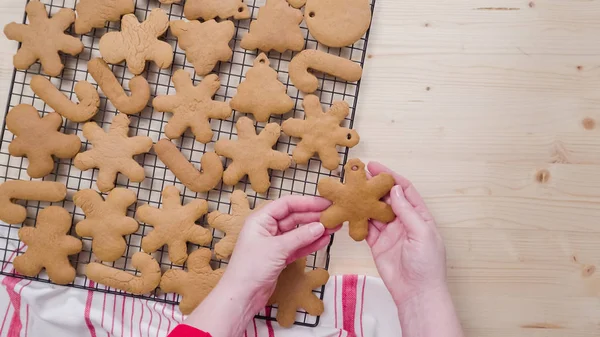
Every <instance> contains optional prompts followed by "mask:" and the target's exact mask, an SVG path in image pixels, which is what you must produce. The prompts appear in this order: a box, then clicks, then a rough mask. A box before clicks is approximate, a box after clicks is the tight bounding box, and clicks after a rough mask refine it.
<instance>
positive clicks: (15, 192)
mask: <svg viewBox="0 0 600 337" xmlns="http://www.w3.org/2000/svg"><path fill="white" fill-rule="evenodd" d="M66 196H67V187H66V186H65V185H63V184H61V183H59V182H55V181H35V180H31V181H30V180H8V181H5V182H4V183H2V184H1V185H0V220H1V221H4V222H6V223H9V224H18V223H21V222H23V221H25V219H26V218H27V209H26V208H25V207H23V206H21V205H19V204H14V203H13V200H39V201H49V202H58V201H62V200H64V199H65V197H66Z"/></svg>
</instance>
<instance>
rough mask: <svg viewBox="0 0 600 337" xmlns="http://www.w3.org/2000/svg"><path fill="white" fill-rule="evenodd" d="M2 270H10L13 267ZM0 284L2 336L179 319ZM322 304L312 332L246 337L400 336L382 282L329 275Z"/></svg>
mask: <svg viewBox="0 0 600 337" xmlns="http://www.w3.org/2000/svg"><path fill="white" fill-rule="evenodd" d="M8 260H12V256H11V257H9V259H8ZM1 267H2V270H6V271H9V270H13V269H12V263H6V264H5V265H3V266H1ZM89 282H90V283H91V282H92V281H89ZM0 283H2V287H0V337H20V336H24V337H27V336H29V337H37V336H42V337H54V336H57V337H69V336H74V337H85V336H91V337H96V336H99V337H104V336H107V337H110V336H114V337H117V336H132V337H160V336H166V335H167V334H168V332H169V331H171V330H172V329H173V328H174V327H175V326H176V325H177V324H178V323H181V322H182V320H183V315H182V314H181V313H180V312H179V310H178V308H177V306H176V305H173V304H165V303H159V302H155V301H149V300H143V299H138V298H132V297H125V296H120V295H113V294H106V293H102V292H97V291H91V290H83V289H76V288H71V287H63V286H58V285H54V284H48V283H44V282H35V281H31V280H26V279H20V278H15V277H4V276H2V277H0ZM91 285H93V283H91ZM324 302H325V312H324V313H323V315H322V316H321V319H320V322H319V325H318V326H317V327H316V328H307V327H301V326H293V327H292V328H289V329H283V328H280V327H279V325H278V324H277V322H271V321H265V320H261V319H254V320H253V321H252V322H251V323H250V325H249V326H248V328H247V329H246V332H245V333H244V337H292V336H313V337H365V336H368V337H371V336H377V337H388V336H389V337H399V336H401V332H400V324H399V322H398V316H397V310H396V306H395V305H394V302H393V300H392V298H391V296H390V294H389V292H388V291H387V289H386V288H385V286H384V285H383V282H382V281H381V279H378V278H373V277H367V276H358V275H344V276H332V277H331V278H330V279H329V282H328V283H327V285H326V289H325V297H324ZM265 310H269V309H265ZM262 314H263V315H264V314H265V312H264V311H263V312H262ZM297 318H299V319H302V317H300V316H299V317H297ZM312 322H314V320H313V321H312Z"/></svg>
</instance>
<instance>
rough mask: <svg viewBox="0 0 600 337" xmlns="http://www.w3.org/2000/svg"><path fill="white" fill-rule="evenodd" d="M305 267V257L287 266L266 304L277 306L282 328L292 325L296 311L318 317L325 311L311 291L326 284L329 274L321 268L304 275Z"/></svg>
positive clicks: (278, 321)
mask: <svg viewBox="0 0 600 337" xmlns="http://www.w3.org/2000/svg"><path fill="white" fill-rule="evenodd" d="M305 267H306V258H305V257H304V258H301V259H298V260H296V261H294V262H292V263H291V264H289V265H288V266H287V267H286V268H285V269H284V270H283V272H281V274H280V275H279V278H278V279H277V285H276V286H275V291H274V292H273V295H271V298H270V299H269V302H268V303H267V305H273V304H277V323H279V325H281V326H282V327H284V328H288V327H290V326H292V324H294V321H295V320H296V310H298V309H304V310H305V311H306V312H307V313H308V314H309V315H313V316H319V315H321V314H322V313H323V311H324V310H325V307H324V306H323V301H322V300H320V299H319V298H318V297H317V296H316V295H315V294H314V293H313V289H316V288H318V287H321V286H323V285H324V284H325V283H327V280H329V273H328V272H327V270H325V269H321V268H318V269H315V270H311V271H309V272H308V273H306V272H304V269H305Z"/></svg>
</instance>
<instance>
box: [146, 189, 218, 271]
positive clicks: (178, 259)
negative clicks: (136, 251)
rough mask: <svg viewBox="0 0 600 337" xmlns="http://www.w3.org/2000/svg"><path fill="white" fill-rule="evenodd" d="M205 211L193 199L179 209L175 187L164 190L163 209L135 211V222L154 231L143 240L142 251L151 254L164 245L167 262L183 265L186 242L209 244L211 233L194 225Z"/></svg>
mask: <svg viewBox="0 0 600 337" xmlns="http://www.w3.org/2000/svg"><path fill="white" fill-rule="evenodd" d="M207 211H208V203H207V202H206V200H200V199H194V200H192V201H191V202H190V203H188V204H187V205H185V206H182V204H181V200H180V198H179V190H178V189H177V187H175V186H167V187H165V189H164V190H163V192H162V208H160V209H159V208H155V207H152V206H149V205H142V206H140V207H139V208H138V209H137V218H138V220H140V221H142V222H145V223H146V224H147V225H149V226H152V227H154V229H153V230H152V231H151V232H150V233H149V234H148V235H146V236H145V237H144V238H143V239H142V250H144V251H145V252H147V253H153V252H155V251H157V250H158V249H159V248H160V247H162V246H164V245H167V247H168V248H169V260H171V262H173V263H175V264H183V263H184V262H185V260H186V259H187V257H188V254H187V242H191V243H195V244H197V245H207V244H209V243H210V242H211V241H212V234H211V233H210V231H209V230H208V229H206V228H204V227H202V226H200V225H197V224H196V223H195V221H196V220H198V219H200V218H201V217H202V216H203V215H204V214H206V212H207Z"/></svg>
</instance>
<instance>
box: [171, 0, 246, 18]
mask: <svg viewBox="0 0 600 337" xmlns="http://www.w3.org/2000/svg"><path fill="white" fill-rule="evenodd" d="M169 1H171V0H169ZM173 1H174V2H179V1H180V0H173ZM183 14H184V15H185V18H186V19H188V20H195V19H198V18H202V19H203V20H210V19H215V18H217V17H218V18H220V19H228V18H230V17H233V18H234V19H236V20H242V19H248V18H250V16H251V14H250V10H249V9H248V6H247V5H246V4H245V3H244V0H186V2H185V7H184V8H183Z"/></svg>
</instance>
